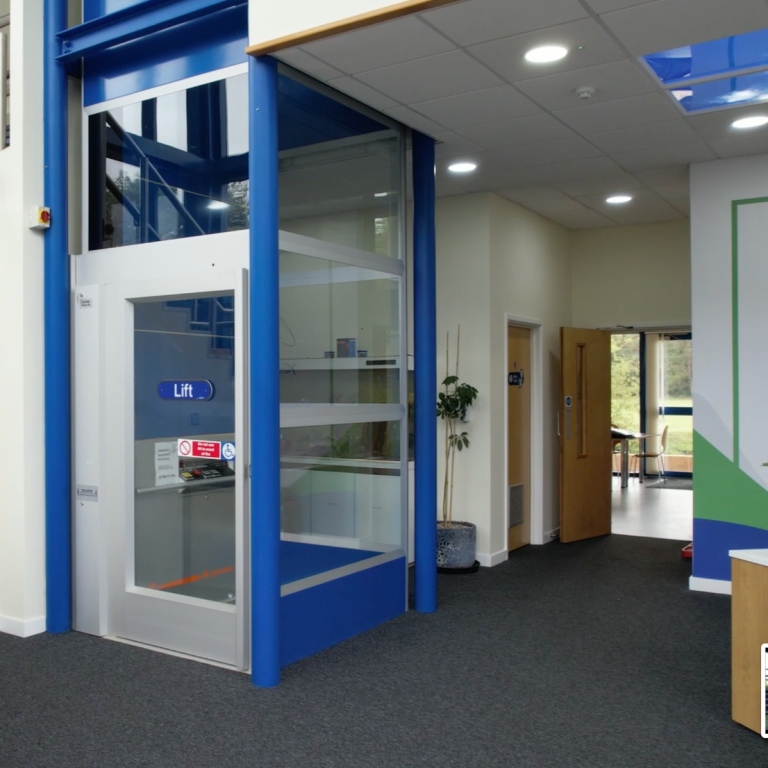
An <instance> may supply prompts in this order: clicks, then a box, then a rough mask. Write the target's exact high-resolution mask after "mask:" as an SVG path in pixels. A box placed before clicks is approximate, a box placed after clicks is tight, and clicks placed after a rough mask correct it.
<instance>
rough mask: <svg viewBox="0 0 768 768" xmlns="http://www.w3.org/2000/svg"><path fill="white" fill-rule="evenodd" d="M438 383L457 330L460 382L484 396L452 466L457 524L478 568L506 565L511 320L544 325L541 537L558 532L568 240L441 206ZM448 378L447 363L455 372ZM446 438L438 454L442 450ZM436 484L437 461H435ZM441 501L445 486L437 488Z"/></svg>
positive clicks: (480, 205)
mask: <svg viewBox="0 0 768 768" xmlns="http://www.w3.org/2000/svg"><path fill="white" fill-rule="evenodd" d="M437 295H438V302H437V329H438V377H439V378H440V379H442V377H443V376H444V375H445V334H446V331H450V332H451V340H452V343H451V349H450V356H451V359H452V360H454V359H455V338H456V327H457V325H458V324H459V323H461V368H460V377H461V379H462V381H467V382H468V383H470V384H472V385H473V386H475V387H477V389H478V390H479V391H480V394H479V398H478V401H477V406H476V407H475V408H473V411H472V417H471V421H470V422H469V424H467V425H466V430H467V432H468V433H469V435H470V441H471V444H470V449H469V451H468V452H462V453H461V454H460V455H459V456H458V457H457V461H456V485H455V489H454V519H458V520H467V521H469V522H473V523H475V524H476V525H477V526H478V532H477V535H478V540H477V553H478V559H479V560H480V562H481V563H482V564H483V565H491V564H495V563H496V562H499V561H500V560H502V559H506V553H507V529H506V452H505V443H506V423H505V419H504V414H505V402H506V397H507V382H506V377H507V371H506V360H505V357H506V345H507V333H506V324H507V315H514V316H517V317H518V318H527V319H529V320H532V321H535V322H538V323H540V324H541V327H542V330H541V338H542V346H543V372H542V375H543V384H544V400H543V418H544V420H543V433H544V444H543V446H542V447H541V451H542V462H543V467H544V498H543V507H544V530H546V531H550V530H554V529H556V528H557V527H558V525H559V523H558V518H559V496H558V493H559V470H558V467H559V463H558V450H559V449H558V443H557V430H556V424H555V420H556V414H557V405H558V401H559V392H560V383H559V371H560V342H559V338H560V326H562V325H569V324H570V322H571V301H572V298H571V268H570V254H569V233H568V232H567V231H566V230H565V229H563V228H562V227H560V226H559V225H558V224H554V223H552V222H549V221H546V220H545V219H543V218H542V217H541V216H538V215H537V214H535V213H531V212H530V211H526V210H525V209H523V208H520V207H519V206H517V205H515V204H514V203H510V202H508V201H506V200H503V199H501V198H499V197H497V196H496V195H492V194H486V193H481V194H476V195H462V196H459V197H450V198H444V199H441V200H438V204H437ZM451 373H453V363H452V365H451ZM443 434H444V433H443V431H442V430H441V431H440V438H439V440H438V445H439V446H440V447H442V445H443V442H442V436H443ZM439 459H440V460H439V462H438V466H439V476H438V477H439V480H440V481H441V482H442V477H443V461H442V458H441V457H439ZM439 496H440V498H442V485H441V486H440V488H439Z"/></svg>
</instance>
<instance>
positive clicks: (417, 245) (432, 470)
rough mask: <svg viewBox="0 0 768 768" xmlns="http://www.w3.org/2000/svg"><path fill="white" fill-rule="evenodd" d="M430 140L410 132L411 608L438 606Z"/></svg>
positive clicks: (422, 609) (432, 160)
mask: <svg viewBox="0 0 768 768" xmlns="http://www.w3.org/2000/svg"><path fill="white" fill-rule="evenodd" d="M435 247H436V246H435V141H434V139H431V138H430V137H429V136H425V135H424V134H423V133H419V132H418V131H414V132H413V306H414V313H413V314H414V354H415V357H416V360H415V363H414V369H415V370H414V384H415V405H416V407H415V413H414V421H415V424H414V429H415V444H416V445H415V460H416V494H415V495H416V520H415V524H414V528H415V536H416V546H415V551H416V566H415V570H416V610H417V611H420V612H421V613H432V612H433V611H435V610H437V417H436V416H435V407H436V403H437V306H436V290H437V288H436V286H437V278H436V267H435Z"/></svg>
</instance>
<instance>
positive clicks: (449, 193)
mask: <svg viewBox="0 0 768 768" xmlns="http://www.w3.org/2000/svg"><path fill="white" fill-rule="evenodd" d="M465 194H466V192H465V191H464V190H463V189H462V188H461V187H457V186H456V185H455V184H451V183H450V182H449V181H441V180H436V181H435V197H454V196H456V195H465Z"/></svg>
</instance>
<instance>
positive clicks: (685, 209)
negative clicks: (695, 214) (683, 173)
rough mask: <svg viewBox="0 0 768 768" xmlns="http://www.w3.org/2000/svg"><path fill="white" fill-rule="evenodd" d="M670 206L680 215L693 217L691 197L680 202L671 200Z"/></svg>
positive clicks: (681, 199)
mask: <svg viewBox="0 0 768 768" xmlns="http://www.w3.org/2000/svg"><path fill="white" fill-rule="evenodd" d="M669 202H670V204H671V205H672V206H673V207H674V208H675V209H676V210H678V211H680V213H682V214H683V216H690V215H691V198H690V197H683V198H680V199H679V200H670V201H669Z"/></svg>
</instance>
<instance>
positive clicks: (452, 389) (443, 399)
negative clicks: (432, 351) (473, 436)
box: [437, 326, 477, 528]
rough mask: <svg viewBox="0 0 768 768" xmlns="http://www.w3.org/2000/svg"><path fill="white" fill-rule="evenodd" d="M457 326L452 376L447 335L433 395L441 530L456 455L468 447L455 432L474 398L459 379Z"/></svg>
mask: <svg viewBox="0 0 768 768" xmlns="http://www.w3.org/2000/svg"><path fill="white" fill-rule="evenodd" d="M460 345H461V326H459V331H458V335H457V339H456V374H455V375H454V376H451V375H450V374H449V359H448V358H449V347H450V335H449V334H446V338H445V372H446V377H445V379H444V380H443V383H442V386H443V389H444V391H443V392H440V393H439V394H438V396H437V416H438V418H440V419H442V420H443V421H444V422H445V479H444V482H443V521H442V525H443V527H445V528H450V527H451V526H452V525H453V478H454V470H455V467H456V452H457V451H462V450H463V449H464V448H469V434H468V433H467V432H459V428H458V425H459V422H461V421H462V420H463V419H465V418H466V416H467V410H468V409H469V407H470V406H471V405H472V403H474V401H475V400H476V399H477V390H476V389H475V388H474V387H473V386H471V385H470V384H466V383H462V382H461V381H460V379H459V349H460Z"/></svg>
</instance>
